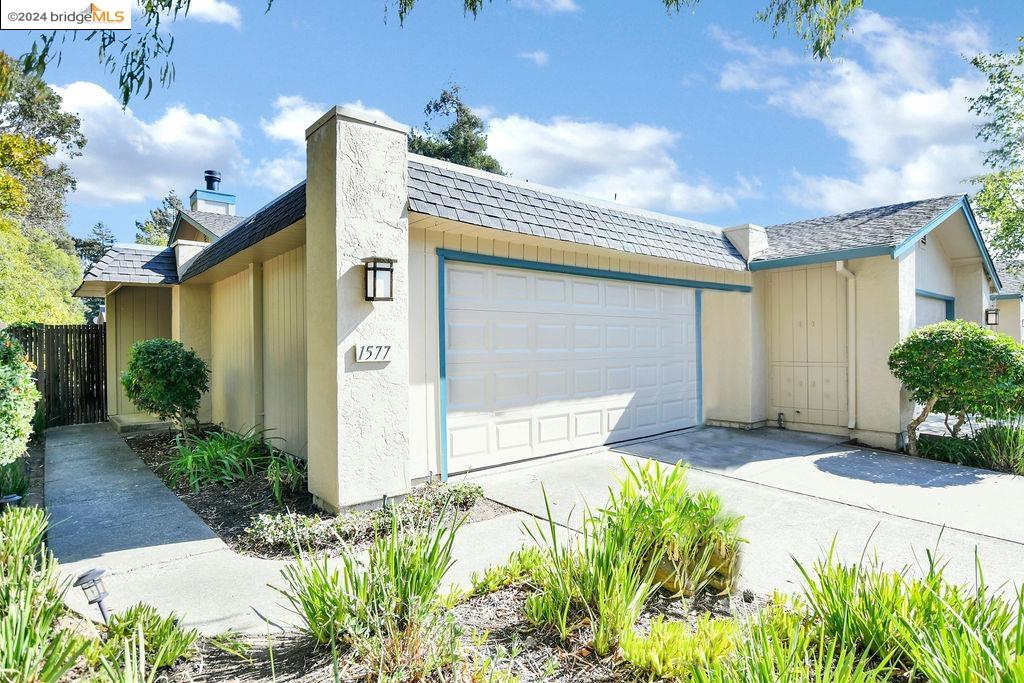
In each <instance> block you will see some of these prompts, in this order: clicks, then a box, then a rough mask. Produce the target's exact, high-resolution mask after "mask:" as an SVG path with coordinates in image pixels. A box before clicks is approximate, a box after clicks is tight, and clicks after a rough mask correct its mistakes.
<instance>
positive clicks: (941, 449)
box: [917, 434, 980, 466]
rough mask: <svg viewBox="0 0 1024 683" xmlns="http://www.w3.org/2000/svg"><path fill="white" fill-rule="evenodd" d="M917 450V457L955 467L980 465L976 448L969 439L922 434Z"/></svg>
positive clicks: (972, 440)
mask: <svg viewBox="0 0 1024 683" xmlns="http://www.w3.org/2000/svg"><path fill="white" fill-rule="evenodd" d="M917 449H918V455H920V456H921V457H922V458H928V459H929V460H938V461H940V462H951V463H953V464H955V465H969V466H975V465H980V462H979V460H980V456H979V454H978V447H977V445H976V444H975V443H974V439H972V438H970V437H965V436H937V435H935V434H922V435H921V436H919V437H918V442H917Z"/></svg>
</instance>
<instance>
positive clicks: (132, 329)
mask: <svg viewBox="0 0 1024 683" xmlns="http://www.w3.org/2000/svg"><path fill="white" fill-rule="evenodd" d="M111 302H113V304H114V305H113V309H114V311H115V313H114V315H113V316H109V315H108V317H107V325H108V328H107V329H108V334H112V335H113V339H109V340H108V342H107V343H108V344H111V343H112V346H113V349H111V351H110V352H109V353H108V354H107V362H108V364H110V365H111V366H110V367H108V372H107V378H108V381H109V385H108V387H109V388H108V394H109V396H110V399H109V401H108V411H109V413H110V414H111V415H137V414H139V412H140V411H139V409H138V408H136V407H135V405H134V404H133V403H132V402H131V401H130V400H129V399H128V396H127V394H125V391H124V386H122V384H121V373H122V372H124V371H125V370H126V369H127V368H128V359H129V358H130V357H131V350H132V344H134V343H135V342H137V341H141V340H143V339H157V338H162V339H170V337H171V290H170V289H169V288H167V287H122V288H121V289H119V290H117V291H116V292H114V293H113V294H112V295H111V296H109V297H107V306H108V309H109V308H111V306H110V304H111Z"/></svg>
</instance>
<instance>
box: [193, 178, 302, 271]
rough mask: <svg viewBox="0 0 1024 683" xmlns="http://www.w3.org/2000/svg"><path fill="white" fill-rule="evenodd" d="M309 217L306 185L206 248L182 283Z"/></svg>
mask: <svg viewBox="0 0 1024 683" xmlns="http://www.w3.org/2000/svg"><path fill="white" fill-rule="evenodd" d="M305 215H306V181H305V180H303V181H302V182H301V183H299V184H298V185H296V186H295V187H293V188H292V189H290V190H288V191H287V192H285V193H284V194H282V195H280V196H279V197H277V198H276V199H274V200H273V201H271V202H270V203H269V204H267V205H266V206H264V207H263V208H262V209H260V210H259V211H257V212H256V213H254V214H253V215H251V216H249V217H248V218H246V219H244V220H242V221H240V222H239V223H238V224H237V225H236V226H235V227H233V228H231V229H230V230H228V231H227V232H226V233H224V234H223V235H222V236H221V238H220V239H218V240H217V241H216V242H214V243H213V244H211V245H210V246H208V247H206V248H205V249H203V251H201V252H200V253H199V255H198V256H196V257H195V259H193V260H192V262H191V263H190V264H189V266H188V268H187V269H186V270H185V273H184V275H182V278H181V280H182V282H184V281H185V280H188V279H189V278H193V277H195V276H196V275H199V274H200V273H202V272H204V271H206V270H209V269H210V268H212V267H213V266H215V265H217V264H218V263H220V262H221V261H223V260H224V259H226V258H228V257H229V256H231V255H232V254H237V253H238V252H240V251H242V250H243V249H247V248H248V247H251V246H252V245H254V244H256V243H257V242H259V241H261V240H265V239H266V238H268V237H270V236H271V235H273V234H274V233H277V232H280V231H281V230H284V229H285V228H287V227H288V226H289V225H291V224H292V223H294V222H295V221H297V220H299V219H300V218H303V217H304V216H305Z"/></svg>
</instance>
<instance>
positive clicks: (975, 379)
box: [889, 320, 1024, 455]
mask: <svg viewBox="0 0 1024 683" xmlns="http://www.w3.org/2000/svg"><path fill="white" fill-rule="evenodd" d="M889 369H890V370H891V371H892V374H893V375H894V376H895V377H896V379H898V380H899V381H900V382H902V383H903V385H904V386H905V387H906V388H907V391H908V392H909V393H910V397H911V398H912V399H913V400H914V401H916V402H917V403H919V404H921V405H922V406H923V408H922V410H921V413H920V414H919V415H918V416H917V417H915V418H914V419H913V420H911V421H910V423H909V424H908V425H907V436H908V450H909V452H910V453H911V455H917V454H918V447H917V429H918V427H919V426H920V425H921V424H922V423H923V422H924V421H925V419H927V417H928V415H929V414H930V413H931V412H932V411H933V410H940V411H941V412H945V413H947V414H952V413H962V412H965V413H968V414H979V415H991V414H992V412H993V411H994V410H995V409H996V407H997V406H1021V405H1022V400H1021V399H1022V395H1021V391H1022V387H1024V348H1022V347H1021V345H1020V344H1018V343H1017V342H1015V341H1014V340H1013V339H1011V338H1010V337H1008V336H1006V335H1003V334H997V333H995V332H993V331H991V330H986V329H983V328H982V327H981V326H979V325H977V324H975V323H972V322H967V321H965V320H946V321H943V322H940V323H935V324H934V325H927V326H925V327H921V328H918V329H916V330H914V331H913V332H911V333H910V334H909V335H907V337H906V338H905V339H904V340H903V341H901V342H900V343H899V344H897V345H896V346H895V347H894V348H893V349H892V351H891V352H890V354H889Z"/></svg>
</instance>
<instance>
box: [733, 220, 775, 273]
mask: <svg viewBox="0 0 1024 683" xmlns="http://www.w3.org/2000/svg"><path fill="white" fill-rule="evenodd" d="M722 233H723V234H724V235H725V236H726V237H727V238H728V239H729V241H730V242H732V246H734V247H736V251H738V252H740V255H741V256H743V260H744V261H746V262H747V263H750V262H751V261H752V260H753V259H755V258H757V257H758V256H760V255H761V254H763V253H765V252H766V251H768V232H767V231H766V230H765V229H764V228H763V227H761V226H760V225H754V224H753V223H742V224H740V225H734V226H732V227H731V228H725V229H724V230H722Z"/></svg>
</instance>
